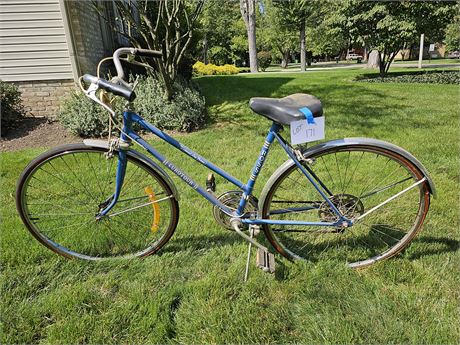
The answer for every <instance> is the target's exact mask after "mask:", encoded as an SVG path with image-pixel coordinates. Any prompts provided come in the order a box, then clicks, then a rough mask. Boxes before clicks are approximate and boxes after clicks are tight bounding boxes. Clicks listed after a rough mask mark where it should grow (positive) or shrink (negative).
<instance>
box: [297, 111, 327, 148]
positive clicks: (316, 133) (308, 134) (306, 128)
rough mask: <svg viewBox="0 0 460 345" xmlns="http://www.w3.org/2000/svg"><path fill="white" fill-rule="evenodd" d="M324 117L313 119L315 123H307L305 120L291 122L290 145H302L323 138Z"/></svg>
mask: <svg viewBox="0 0 460 345" xmlns="http://www.w3.org/2000/svg"><path fill="white" fill-rule="evenodd" d="M324 127H325V123H324V116H321V117H315V123H308V122H307V120H306V119H305V120H299V121H294V122H291V144H292V145H296V144H302V143H308V142H311V141H316V140H321V139H324V138H325V134H324Z"/></svg>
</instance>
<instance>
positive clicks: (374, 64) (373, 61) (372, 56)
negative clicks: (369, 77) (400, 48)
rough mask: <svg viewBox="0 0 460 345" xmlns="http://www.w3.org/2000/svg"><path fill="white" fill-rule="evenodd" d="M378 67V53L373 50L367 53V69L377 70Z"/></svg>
mask: <svg viewBox="0 0 460 345" xmlns="http://www.w3.org/2000/svg"><path fill="white" fill-rule="evenodd" d="M379 66H380V53H379V52H378V51H377V50H373V51H371V52H370V53H369V57H368V59H367V65H366V67H367V68H379Z"/></svg>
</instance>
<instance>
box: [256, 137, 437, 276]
mask: <svg viewBox="0 0 460 345" xmlns="http://www.w3.org/2000/svg"><path fill="white" fill-rule="evenodd" d="M356 153H358V154H361V160H362V159H363V156H364V155H365V154H366V155H371V159H370V160H369V162H366V163H367V164H365V165H364V166H365V167H366V168H365V169H361V168H360V170H362V172H361V173H364V172H365V170H366V169H369V170H368V171H372V172H373V173H378V172H379V171H380V172H381V173H382V175H383V176H386V177H384V178H385V179H387V178H388V175H385V174H386V173H387V171H389V169H386V168H385V169H383V170H380V169H382V167H379V166H372V164H374V165H376V163H377V160H378V159H377V158H385V160H387V163H386V165H388V164H390V165H391V164H392V165H393V167H396V169H399V168H398V167H402V168H404V170H403V172H405V173H406V174H407V176H408V177H407V180H406V181H404V182H397V183H396V184H394V185H389V186H390V187H388V186H387V187H388V189H386V190H385V189H383V187H382V188H381V190H382V191H379V189H378V188H377V189H376V187H373V191H379V192H378V193H384V195H385V196H386V197H388V194H385V193H387V191H388V190H393V189H394V188H396V186H398V187H397V188H398V191H400V190H402V189H403V188H406V187H407V186H408V185H410V183H414V182H416V181H418V180H420V179H422V178H423V177H424V175H423V173H422V172H421V171H420V169H419V168H418V167H417V166H416V165H415V164H414V163H412V162H411V161H410V160H408V159H406V158H405V157H403V156H402V155H401V154H399V153H397V152H394V151H391V150H388V149H387V148H383V147H379V146H377V145H342V146H339V147H332V148H330V147H328V148H324V149H322V150H319V151H316V152H315V153H313V154H311V155H308V153H307V154H306V156H305V158H306V159H307V161H308V160H309V162H310V163H312V162H313V165H311V164H309V167H310V169H311V170H312V171H313V172H314V173H315V174H317V176H319V178H320V179H321V180H322V181H323V182H326V183H325V185H332V183H331V180H333V177H332V175H331V172H330V171H329V170H330V168H331V167H330V166H329V168H328V164H326V163H325V162H326V161H327V160H329V161H332V162H333V159H332V157H333V155H335V163H336V165H337V168H338V171H339V173H340V165H339V164H338V163H339V161H341V158H339V159H338V158H337V154H339V156H340V155H342V156H347V155H348V161H349V160H350V156H351V155H352V154H353V155H355V154H356ZM374 155H375V157H374V158H373V157H372V156H374ZM344 159H345V158H344ZM344 159H342V161H341V162H342V163H343V161H344ZM366 159H367V157H366ZM318 162H322V163H323V164H322V165H324V167H325V168H324V167H321V166H319V167H318V166H317V165H318ZM390 162H391V163H390ZM369 163H372V164H369ZM304 164H308V163H304ZM351 164H352V163H349V164H348V168H349V169H350V170H349V171H352V170H351V169H352V168H355V166H351ZM359 165H360V162H358V164H357V166H359ZM380 165H382V166H383V165H385V164H380ZM386 165H385V167H386ZM332 168H334V167H332ZM326 169H329V170H328V171H327V173H326ZM345 169H347V167H346V166H342V172H343V171H344V170H345ZM356 169H358V168H357V167H356V168H355V174H356ZM296 171H297V172H298V173H299V174H300V172H299V169H298V167H297V166H296V165H295V163H294V162H293V161H292V160H291V161H290V164H285V166H284V168H283V169H280V170H279V171H277V172H276V173H275V174H274V175H276V176H273V177H272V178H270V180H269V182H268V183H267V186H266V187H265V188H264V191H263V192H262V196H261V200H263V202H262V205H261V212H262V217H263V218H265V219H274V218H275V219H280V217H281V216H278V215H277V213H279V214H282V212H286V211H288V212H289V213H290V215H289V216H290V217H292V214H293V213H295V212H299V213H302V212H304V211H292V212H291V210H295V208H293V206H289V207H287V206H286V207H285V208H284V209H276V207H278V208H279V207H280V206H274V205H275V204H277V203H278V204H280V205H283V203H284V204H288V203H289V202H292V200H291V201H289V200H276V199H275V198H278V199H279V196H277V197H275V195H278V194H280V195H283V194H282V193H284V194H285V195H288V192H286V191H282V189H281V188H282V187H284V188H286V186H287V184H286V183H285V184H283V182H284V181H286V180H287V179H288V178H289V177H290V176H291V175H292V174H294V172H296ZM346 173H347V170H345V175H346ZM393 174H394V173H393ZM401 174H402V173H401ZM327 175H329V176H330V178H329V177H327ZM301 177H303V178H304V179H305V181H306V183H308V186H307V184H306V183H304V184H303V185H302V193H305V195H307V193H306V192H304V190H305V189H308V188H310V187H311V188H310V189H314V188H313V186H312V185H311V184H310V182H309V181H308V180H307V178H306V177H305V176H304V175H303V174H302V176H301ZM354 178H355V177H353V176H352V177H351V179H352V180H353V179H354ZM371 178H372V177H369V176H362V177H360V178H359V182H360V183H361V186H362V185H363V184H364V183H363V182H365V181H366V180H367V181H370V179H371ZM374 179H375V177H374ZM325 180H326V181H325ZM347 181H348V184H350V181H349V180H348V179H347V177H346V176H344V177H343V178H342V177H340V182H342V189H340V188H337V187H336V182H334V183H333V189H334V191H331V193H332V195H330V196H329V198H330V199H331V200H333V201H334V204H335V206H336V207H338V208H340V207H342V208H344V209H343V211H345V212H349V213H350V215H348V216H350V217H355V218H357V217H358V216H359V215H361V214H364V213H365V212H366V211H367V210H369V209H371V208H372V207H373V206H376V205H378V203H377V202H374V204H373V205H369V206H368V205H365V204H364V203H363V199H364V198H363V197H362V195H366V194H369V192H367V193H364V192H362V193H361V195H357V193H356V192H354V193H355V194H353V192H352V191H347V190H345V189H346V188H344V187H347V186H345V183H346V182H347ZM401 181H402V180H401ZM337 185H339V181H337ZM305 186H307V187H306V188H305ZM336 189H338V190H340V192H338V191H337V190H336ZM314 192H315V193H316V194H317V197H316V198H317V199H315V200H316V201H317V202H318V203H317V204H313V201H311V200H308V202H310V203H311V205H312V206H307V207H306V206H302V207H300V208H299V207H298V208H297V209H299V210H305V212H309V214H310V217H311V218H314V217H316V219H309V220H310V221H329V222H331V221H333V220H334V218H333V217H334V216H333V213H332V211H331V208H330V206H329V205H327V203H325V201H324V199H322V200H320V199H321V197H320V196H319V193H317V191H316V190H315V191H314ZM277 193H278V194H277ZM378 193H374V194H371V195H370V196H369V197H370V198H376V197H377V196H374V195H376V194H378ZM391 193H394V194H396V191H394V190H393V191H391ZM409 193H410V196H411V198H412V199H413V200H416V199H417V200H418V206H417V207H416V208H417V210H416V212H415V215H412V217H413V222H411V225H410V227H409V228H405V230H402V229H401V228H400V227H396V225H394V224H387V223H375V224H373V225H372V226H369V232H368V233H367V234H366V233H365V232H364V231H363V232H362V233H360V234H359V236H360V237H357V238H356V239H353V238H352V237H351V236H352V234H353V232H355V233H356V234H358V231H360V230H361V229H359V230H357V227H359V226H361V225H362V222H364V220H363V221H362V222H361V221H358V222H357V223H356V224H355V225H353V226H351V227H349V228H340V229H338V228H334V229H332V230H331V228H326V227H304V229H305V230H301V231H299V230H298V228H296V229H288V228H287V227H284V228H281V229H279V227H276V228H275V226H270V225H266V224H264V225H263V230H264V233H265V235H266V237H267V239H268V241H269V242H270V243H271V244H272V246H273V247H274V248H275V250H276V251H278V252H279V253H280V254H282V255H283V256H284V257H286V258H288V259H290V260H312V261H315V260H320V259H321V258H324V259H327V258H330V259H332V260H336V259H340V260H343V261H346V263H347V265H348V266H350V267H353V268H362V267H366V266H369V265H371V264H373V263H375V262H377V261H381V260H384V259H388V258H390V257H392V256H394V255H396V254H398V253H400V252H401V251H402V250H403V249H404V248H405V247H407V245H408V244H409V243H410V242H411V241H412V239H413V238H414V237H415V236H416V234H417V233H418V232H419V231H420V230H421V228H422V225H423V222H424V220H425V217H426V214H427V212H428V209H429V205H430V191H429V186H428V182H427V181H425V182H424V183H421V184H419V185H418V186H416V187H414V188H413V189H411V190H410V191H408V192H406V193H405V194H402V195H401V196H400V197H398V198H396V199H394V200H396V201H398V200H401V198H402V197H404V196H408V195H409ZM292 195H294V194H292ZM311 195H313V194H312V192H311V191H310V190H309V192H308V196H311ZM297 199H299V198H297ZM300 199H301V198H300ZM406 199H407V198H406ZM302 200H303V199H302ZM302 200H295V199H294V202H295V201H298V203H297V204H299V203H300V202H304V203H305V202H307V201H305V200H304V201H302ZM347 200H348V203H347ZM350 200H351V201H350ZM351 202H354V203H353V206H349V205H350V203H351ZM380 202H381V201H380ZM392 202H394V201H391V202H389V203H388V204H386V205H384V206H382V207H381V208H380V210H376V211H374V212H373V214H369V216H367V217H373V218H375V217H376V215H378V214H379V211H384V210H385V208H388V205H391V204H392ZM319 203H321V204H319ZM341 203H342V204H343V205H341ZM360 203H361V204H360ZM406 203H407V201H406ZM294 204H295V203H294ZM291 205H292V204H291ZM398 205H400V207H402V206H404V207H407V206H406V205H405V204H403V203H402V202H399V204H398ZM339 206H340V207H339ZM352 207H353V208H352ZM395 209H396V208H395ZM414 209H415V206H414ZM310 211H312V212H310ZM316 211H317V212H316ZM393 211H394V210H393ZM314 212H316V214H314ZM385 212H387V213H389V212H388V210H386V211H385ZM354 213H356V214H354ZM358 213H359V214H358ZM394 213H395V214H396V215H401V214H400V213H401V212H399V211H398V212H394ZM304 217H305V215H304ZM395 217H396V216H394V215H393V218H389V219H388V220H387V222H389V221H390V219H391V220H392V221H393V222H395V221H396V218H395ZM405 218H406V219H409V216H407V217H405ZM363 219H365V218H363ZM370 219H372V218H370ZM380 219H382V220H380ZM380 219H379V218H377V219H376V221H378V222H383V217H382V216H381V218H380ZM302 220H305V219H302ZM366 222H367V221H366ZM361 227H363V226H361ZM307 228H308V229H315V228H316V230H308V229H307ZM325 229H328V230H325ZM307 230H308V231H307ZM294 233H299V234H300V233H302V235H297V234H295V235H294ZM380 233H381V234H380ZM288 234H291V235H288ZM322 234H324V235H322ZM344 234H345V235H344ZM375 234H378V235H375ZM308 236H310V237H309V238H308V239H305V240H303V241H304V242H301V240H299V238H303V237H305V238H306V237H308ZM321 236H322V237H323V240H320V238H321ZM347 236H348V237H347ZM366 236H367V237H366ZM378 236H380V237H381V238H380V242H379V243H380V244H378V243H377V241H378V238H377V237H378ZM374 237H375V238H374ZM312 238H313V239H312ZM382 238H383V239H382ZM392 238H393V239H394V240H393V239H392ZM349 240H350V242H349ZM351 241H353V243H351ZM359 241H361V242H365V243H372V244H374V243H375V246H376V247H379V248H381V247H383V246H384V243H387V245H388V248H384V250H382V251H380V249H379V250H376V249H375V250H374V249H372V250H371V249H370V248H369V249H366V250H362V248H361V247H364V246H363V245H362V243H357V242H359ZM388 242H390V243H388ZM391 242H394V243H391ZM350 243H351V244H350ZM354 247H356V249H355V248H354ZM334 251H336V252H335V253H334ZM359 251H362V252H363V254H359V255H362V256H364V253H368V254H369V256H368V257H358V252H359ZM355 252H356V253H355ZM366 255H367V254H366Z"/></svg>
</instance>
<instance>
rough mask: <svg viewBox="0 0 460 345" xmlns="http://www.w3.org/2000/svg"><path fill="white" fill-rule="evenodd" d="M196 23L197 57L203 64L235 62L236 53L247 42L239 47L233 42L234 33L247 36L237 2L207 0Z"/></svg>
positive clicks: (231, 0) (238, 57)
mask: <svg viewBox="0 0 460 345" xmlns="http://www.w3.org/2000/svg"><path fill="white" fill-rule="evenodd" d="M240 22H241V23H240ZM199 24H200V27H199V28H198V34H199V36H200V40H199V48H200V52H199V54H198V57H199V60H201V61H203V62H204V63H205V64H206V63H208V62H211V63H214V64H217V65H224V64H226V63H235V61H236V60H239V59H240V55H241V54H240V53H241V52H242V53H244V52H245V51H246V50H247V43H245V45H244V46H243V48H242V49H241V47H235V46H234V44H233V40H234V38H235V37H240V38H242V39H243V40H246V39H247V38H246V31H245V28H244V26H243V25H242V19H241V14H240V11H239V6H238V3H237V2H235V1H234V0H207V1H206V2H205V5H204V8H203V13H202V14H201V16H200V18H199Z"/></svg>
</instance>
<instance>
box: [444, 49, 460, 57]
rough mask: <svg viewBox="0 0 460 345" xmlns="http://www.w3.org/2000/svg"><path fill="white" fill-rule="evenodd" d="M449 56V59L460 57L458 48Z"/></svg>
mask: <svg viewBox="0 0 460 345" xmlns="http://www.w3.org/2000/svg"><path fill="white" fill-rule="evenodd" d="M447 57H448V58H449V59H460V52H459V51H458V50H456V51H454V52H450V53H449V54H448V55H447Z"/></svg>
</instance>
